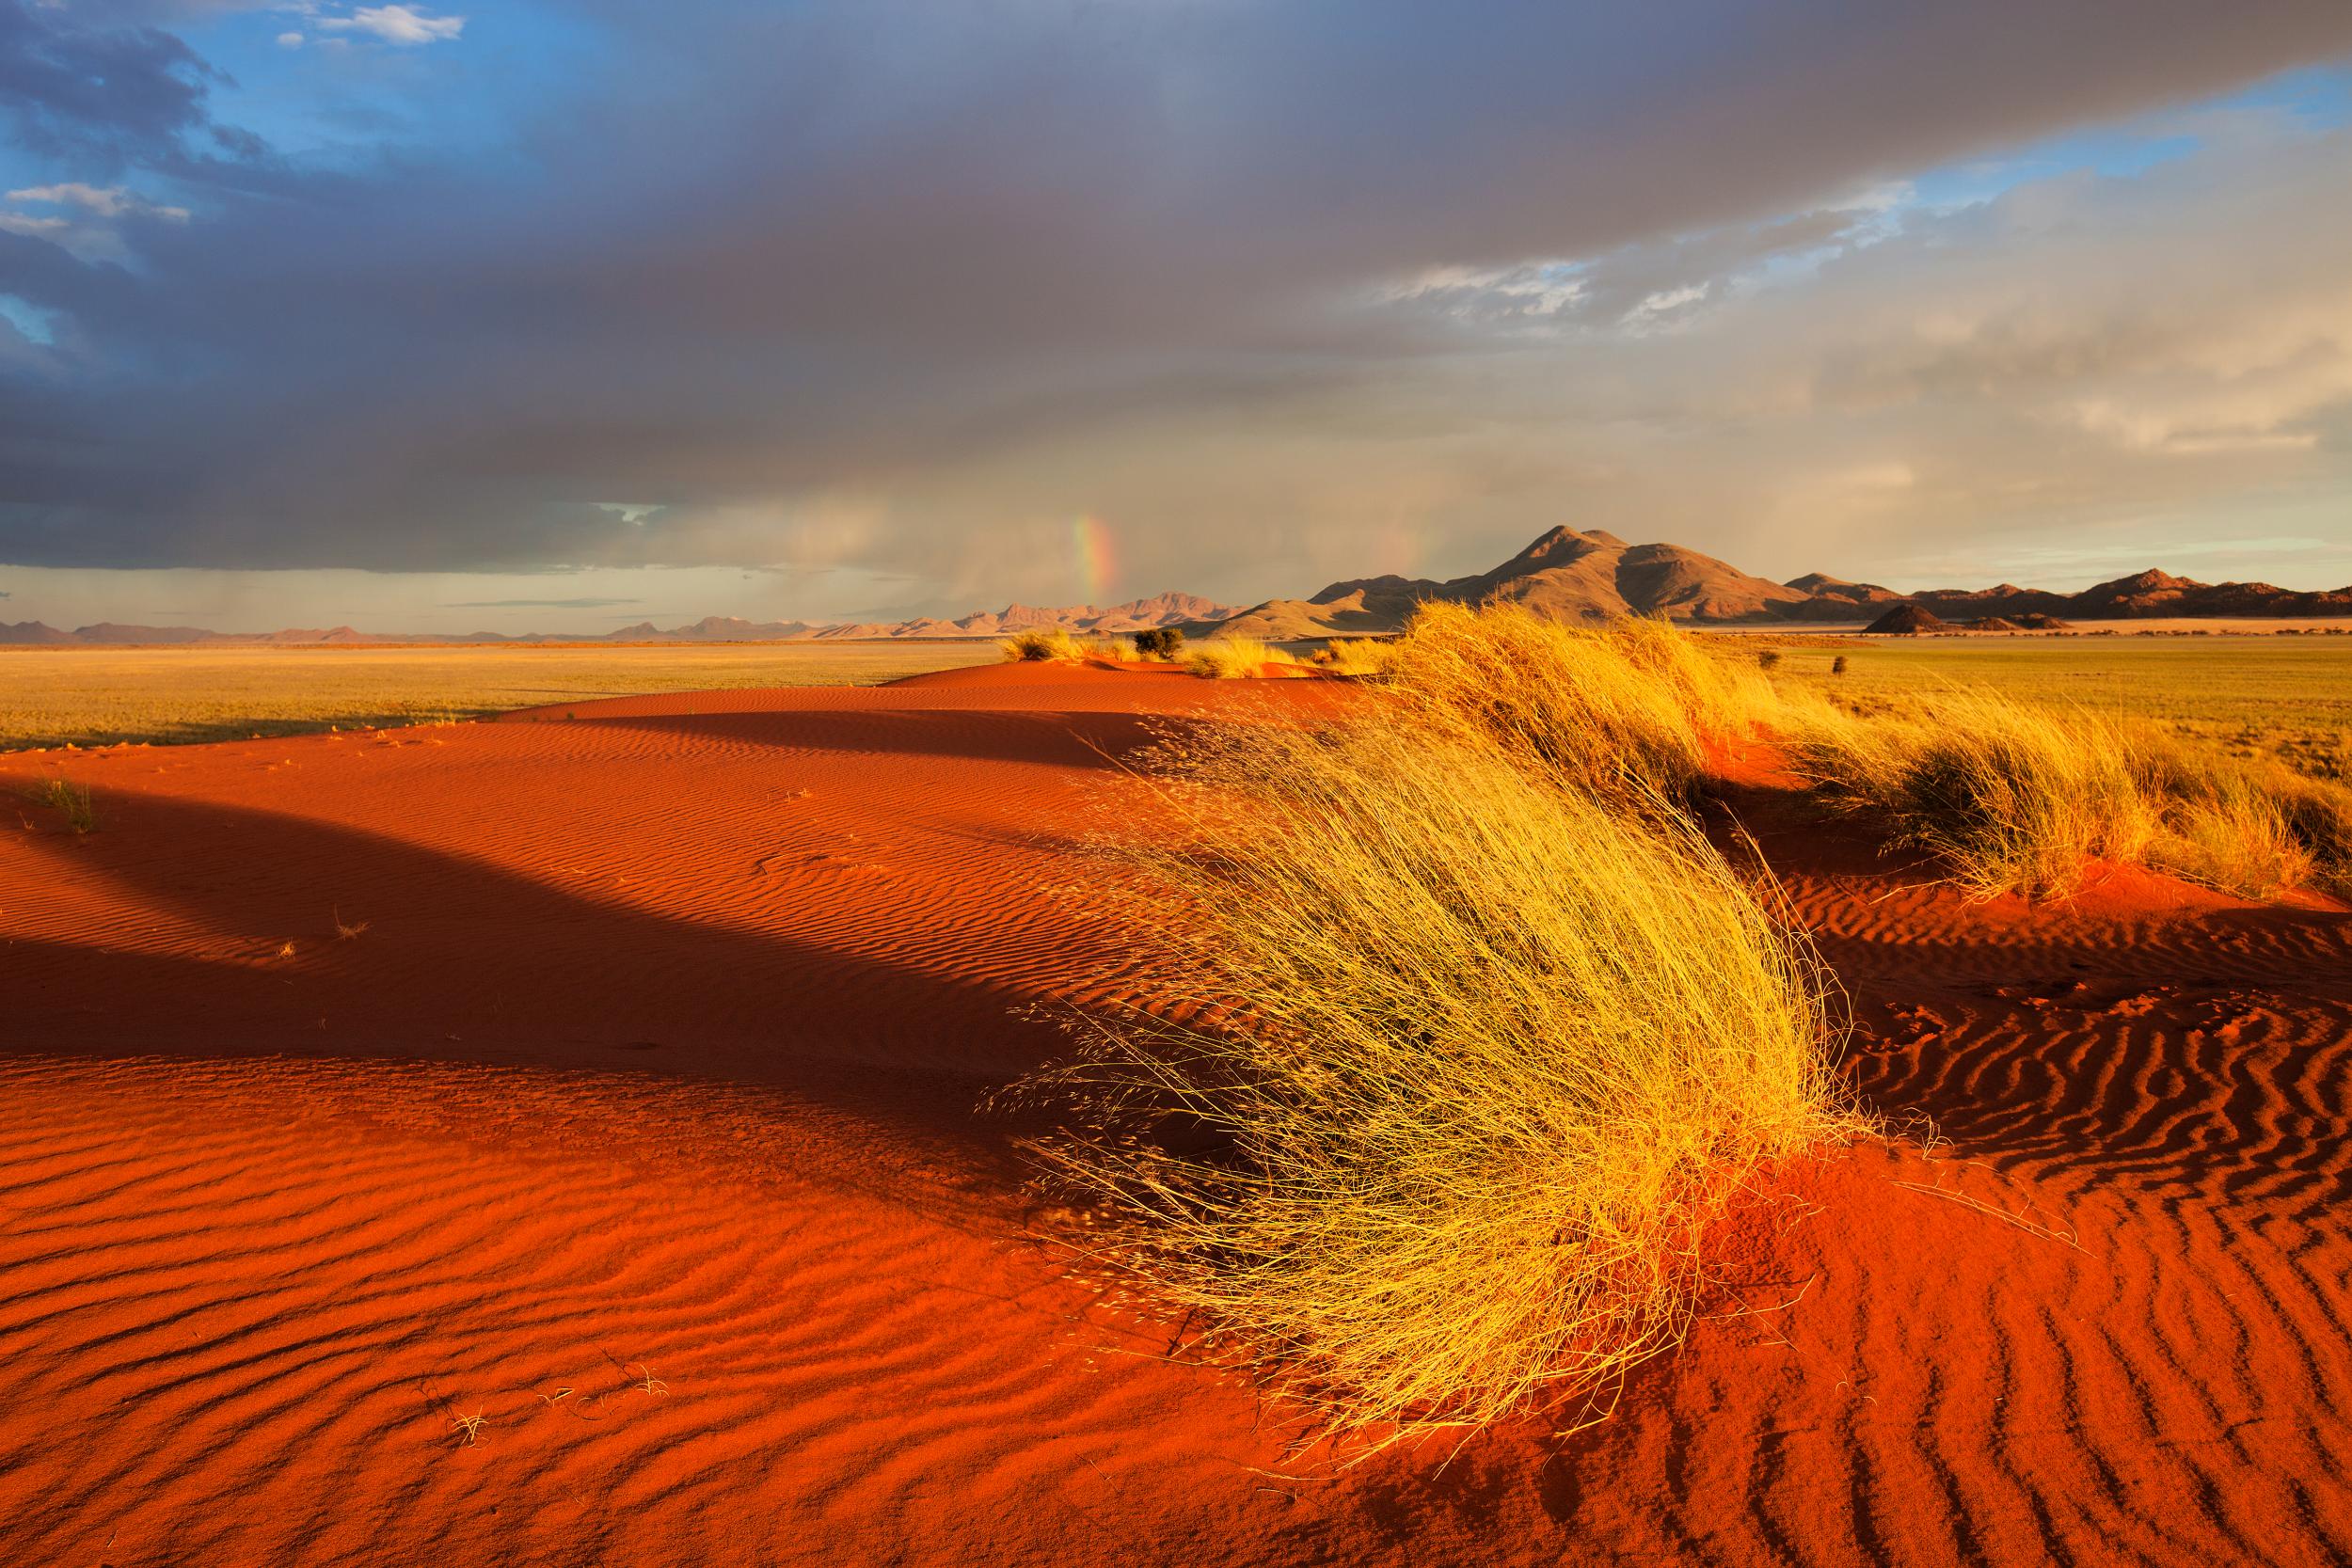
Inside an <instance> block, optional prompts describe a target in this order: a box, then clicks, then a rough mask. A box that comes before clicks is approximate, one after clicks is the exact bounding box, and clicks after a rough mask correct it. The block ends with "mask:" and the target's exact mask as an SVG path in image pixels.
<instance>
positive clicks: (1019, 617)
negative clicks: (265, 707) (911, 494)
mask: <svg viewBox="0 0 2352 1568" xmlns="http://www.w3.org/2000/svg"><path fill="white" fill-rule="evenodd" d="M1234 613H1235V611H1234V610H1233V607H1232V606H1231V605H1221V604H1218V603H1217V602H1216V600H1214V599H1204V598H1201V597H1200V595H1199V594H1155V595H1153V596H1152V597H1151V598H1148V599H1130V600H1129V601H1128V602H1127V603H1125V604H1118V605H1112V606H1111V607H1110V608H1109V609H1107V610H1097V609H1096V608H1095V607H1094V606H1092V605H1068V606H1063V607H1061V608H1059V609H1040V608H1038V607H1036V606H1033V605H1022V604H1012V605H1007V606H1006V607H1005V608H1004V609H1002V610H993V611H991V610H981V611H979V612H978V613H977V614H972V615H966V616H964V617H962V618H961V619H960V620H954V621H943V620H938V619H935V618H931V617H928V616H927V617H922V618H919V619H916V620H913V621H897V622H887V623H884V622H861V623H857V624H854V625H846V624H835V623H832V622H818V621H746V620H742V619H740V618H739V617H737V616H733V615H706V616H704V617H703V618H702V619H701V620H699V621H695V622H693V623H691V624H690V625H687V626H669V627H666V628H665V627H662V626H655V625H654V624H653V623H652V622H651V621H640V622H639V623H638V624H637V625H635V626H623V627H622V628H621V629H620V630H618V631H609V632H602V633H593V632H592V633H585V634H583V633H580V632H531V633H527V634H524V635H522V636H516V637H509V636H506V635H505V634H504V633H501V632H495V631H476V632H467V633H464V634H462V635H451V634H448V633H442V632H420V633H415V634H399V633H389V632H365V631H355V630H353V629H352V628H351V627H349V626H331V627H328V628H326V630H323V631H321V630H310V629H299V628H297V629H289V630H285V631H207V630H206V629H204V628H203V627H201V626H120V625H118V624H116V623H114V622H112V621H102V622H100V623H99V624H98V625H96V626H76V627H75V628H74V629H73V630H72V631H59V630H58V629H57V628H56V627H55V626H47V625H45V624H43V623H41V622H40V621H20V622H17V623H15V624H14V625H10V624H8V623H6V622H0V643H15V644H19V645H24V644H39V645H43V646H56V647H74V646H83V647H130V646H156V645H181V644H187V645H197V646H203V647H229V648H234V647H344V646H357V645H364V644H368V643H386V642H402V643H411V642H426V643H500V642H516V643H523V642H787V641H820V640H821V641H840V640H850V639H871V638H920V637H997V636H1002V635H1003V634H1005V633H1008V632H1015V631H1029V630H1033V629H1042V628H1045V627H1049V626H1064V627H1067V628H1069V629H1070V630H1072V631H1089V632H1102V633H1105V634H1116V633H1121V632H1131V631H1142V630H1144V629H1146V628H1147V627H1151V626H1213V625H1215V624H1216V623H1217V622H1219V621H1223V620H1225V619H1226V618H1227V617H1229V616H1231V615H1232V614H1234Z"/></svg>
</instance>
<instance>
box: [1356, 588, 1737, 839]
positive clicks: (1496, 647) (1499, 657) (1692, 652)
mask: <svg viewBox="0 0 2352 1568" xmlns="http://www.w3.org/2000/svg"><path fill="white" fill-rule="evenodd" d="M1386 673H1387V676H1388V679H1389V680H1390V681H1391V683H1393V684H1394V686H1395V687H1396V688H1397V689H1399V690H1400V691H1401V692H1402V693H1404V694H1405V695H1406V697H1407V698H1408V699H1409V701H1410V702H1411V704H1412V705H1414V706H1415V707H1416V708H1417V709H1418V710H1419V714H1420V717H1421V719H1422V721H1423V722H1426V723H1430V724H1433V725H1435V726H1436V727H1438V728H1439V729H1444V730H1451V731H1454V732H1456V733H1460V734H1465V735H1470V736H1479V737H1483V738H1485V739H1487V740H1490V741H1493V742H1494V743H1496V744H1498V745H1500V746H1502V748H1503V749H1504V750H1505V751H1506V752H1510V753H1513V754H1516V755H1520V756H1524V757H1526V758H1528V759H1530V760H1531V761H1533V762H1535V763H1539V764H1542V765H1544V766H1547V767H1549V768H1553V769H1555V770H1557V771H1558V772H1559V773H1560V774H1561V775H1562V776H1564V777H1565V778H1567V779H1569V780H1571V781H1573V782H1575V783H1577V784H1582V785H1584V786H1585V787H1588V788H1592V789H1597V790H1599V791H1601V792H1603V793H1605V794H1608V795H1610V796H1611V797H1613V798H1614V799H1618V800H1634V801H1638V802H1642V803H1645V804H1646V803H1650V802H1657V801H1667V802H1675V801H1680V800H1687V799H1688V798H1689V796H1690V795H1691V793H1692V788H1693V786H1694V785H1695V784H1696V783H1697V781H1698V780H1699V778H1700V777H1701V775H1702V774H1703V773H1704V772H1705V770H1706V768H1707V760H1708V746H1709V744H1710V742H1712V743H1718V744H1721V743H1725V742H1731V741H1737V740H1743V739H1746V738H1748V737H1749V736H1752V735H1753V734H1754V733H1755V732H1756V726H1757V725H1758V724H1759V723H1760V722H1762V721H1765V720H1767V719H1769V718H1770V717H1771V716H1772V715H1773V714H1775V713H1776V712H1777V711H1778V698H1777V695H1776V694H1775V692H1774V690H1773V688H1772V684H1771V682H1769V681H1768V680H1766V679H1765V678H1764V677H1763V676H1762V675H1761V674H1759V673H1757V672H1756V671H1755V670H1754V669H1753V668H1749V669H1740V668H1737V667H1734V666H1733V665H1731V664H1730V663H1729V662H1728V661H1726V660H1725V659H1724V658H1723V657H1720V656H1719V655H1717V654H1714V653H1711V652H1709V651H1708V650H1707V649H1706V648H1704V647H1702V646H1701V645H1700V644H1699V642H1698V640H1697V639H1695V638H1693V637H1691V636H1690V635H1689V634H1687V633H1685V632H1681V631H1677V630H1676V629H1675V628H1674V627H1672V626H1668V625H1666V624H1665V623H1663V622H1660V621H1645V620H1620V621H1615V622H1612V623H1610V624H1608V625H1606V626H1598V627H1584V626H1564V625H1562V624H1561V623H1559V622H1557V621H1551V620H1548V619H1546V618H1544V617H1543V616H1540V615H1537V614H1535V613H1534V611H1532V610H1526V609H1523V608H1521V607H1519V606H1518V605H1489V606H1487V607H1486V608H1485V609H1483V610H1470V609H1468V608H1466V607H1464V606H1461V605H1456V604H1447V603H1442V602H1433V603H1430V604H1425V605H1423V606H1422V608H1421V609H1420V610H1419V611H1418V612H1416V613H1415V615H1414V617H1413V621H1412V624H1411V626H1409V627H1407V628H1406V633H1405V635H1404V636H1403V637H1402V638H1401V639H1399V640H1398V641H1396V643H1394V644H1393V645H1392V648H1391V652H1390V655H1389V658H1388V664H1387V671H1386Z"/></svg>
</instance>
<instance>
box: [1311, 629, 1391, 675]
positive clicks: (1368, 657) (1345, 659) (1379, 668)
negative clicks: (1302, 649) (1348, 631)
mask: <svg viewBox="0 0 2352 1568" xmlns="http://www.w3.org/2000/svg"><path fill="white" fill-rule="evenodd" d="M1394 657H1396V643H1395V641H1394V640H1392V639H1390V638H1382V637H1355V638H1348V637H1335V638H1333V639H1332V640H1331V641H1328V642H1326V643H1325V644H1324V645H1323V646H1322V647H1320V648H1317V649H1316V650H1315V652H1314V657H1313V658H1312V659H1311V660H1310V661H1309V662H1310V663H1311V664H1313V665H1314V666H1315V667H1316V668H1318V669H1322V670H1327V671H1329V672H1330V673H1333V674H1335V675H1382V674H1386V673H1388V670H1389V665H1390V663H1391V660H1392V659H1394Z"/></svg>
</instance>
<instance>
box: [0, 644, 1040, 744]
mask: <svg viewBox="0 0 2352 1568" xmlns="http://www.w3.org/2000/svg"><path fill="white" fill-rule="evenodd" d="M995 657H996V650H995V649H994V648H993V647H992V646H990V645H989V644H987V643H985V642H979V641H972V642H896V643H878V642H819V643H787V644H782V645H778V644H772V643H771V644H758V643H716V644H710V645H704V646H688V645H676V646H658V647H577V646H570V647H444V648H430V647H406V648H404V647H358V648H218V647H199V648H0V749H13V748H22V747H26V746H69V745H71V746H101V745H107V744H111V743H113V742H117V741H133V742H154V743H157V744H174V743H180V742H185V741H205V740H244V739H246V738H247V737H249V736H281V735H297V734H308V733H310V732H312V731H323V730H331V729H336V728H341V729H342V730H345V731H349V730H352V729H356V728H374V727H386V728H389V727H391V726H394V725H405V724H423V723H440V722H447V721H452V720H458V719H474V718H480V717H482V716H484V715H485V714H492V713H500V712H503V711H506V710H508V709H511V708H519V707H537V706H542V705H557V704H564V703H568V702H575V701H584V700H586V699H589V698H594V697H620V696H627V695H629V694H631V693H634V692H646V691H690V690H697V689H740V688H745V687H770V686H844V685H868V684H871V683H874V682H877V681H885V680H896V679H898V678H899V677H901V676H905V675H914V674H921V673H924V672H926V671H930V670H948V669H954V668H957V667H959V666H962V665H968V664H983V663H987V662H989V661H991V660H993V659H994V658H995ZM559 711H560V710H559ZM566 717H569V716H568V715H566Z"/></svg>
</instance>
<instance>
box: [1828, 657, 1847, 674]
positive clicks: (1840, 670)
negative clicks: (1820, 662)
mask: <svg viewBox="0 0 2352 1568" xmlns="http://www.w3.org/2000/svg"><path fill="white" fill-rule="evenodd" d="M1829 673H1831V674H1833V675H1842V674H1844V673H1846V656H1845V655H1844V654H1839V655H1838V656H1837V657H1836V658H1833V659H1831V660H1830V661H1829Z"/></svg>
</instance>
